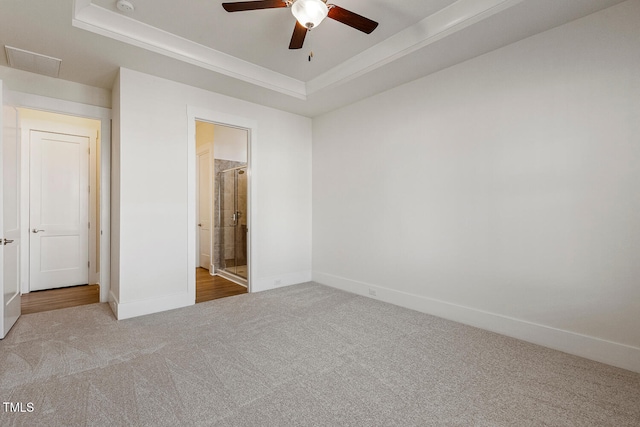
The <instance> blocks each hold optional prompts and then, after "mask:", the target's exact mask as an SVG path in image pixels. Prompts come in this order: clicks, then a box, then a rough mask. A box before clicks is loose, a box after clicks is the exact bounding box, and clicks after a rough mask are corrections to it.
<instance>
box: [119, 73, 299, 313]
mask: <svg viewBox="0 0 640 427" xmlns="http://www.w3.org/2000/svg"><path fill="white" fill-rule="evenodd" d="M116 84H117V86H118V87H117V88H114V93H117V94H119V111H116V108H114V116H115V115H116V113H117V114H118V117H119V118H118V119H115V120H114V134H117V135H118V136H117V137H116V136H114V138H113V145H114V151H113V156H114V161H113V164H114V169H113V174H114V176H117V177H118V178H117V179H118V180H119V182H120V186H119V190H118V189H117V186H116V182H115V180H114V185H113V192H114V196H113V197H114V198H116V199H118V202H117V203H116V202H114V206H116V205H117V204H119V218H118V219H116V215H115V214H114V215H113V221H114V225H113V230H114V232H115V230H116V224H115V223H116V221H118V226H119V233H117V235H114V239H113V243H114V246H116V244H117V249H116V250H115V251H114V252H113V256H114V258H115V257H116V256H117V257H118V262H117V263H116V262H115V260H114V266H116V265H117V266H118V267H119V271H115V270H113V271H112V272H113V275H114V276H115V275H116V274H118V278H117V279H116V278H115V277H114V278H113V279H112V280H113V282H114V286H115V283H116V282H117V288H118V291H119V294H118V295H117V296H116V295H114V298H117V301H115V304H114V305H113V306H114V307H115V309H116V311H117V312H118V315H119V317H120V318H123V317H130V316H132V315H139V314H144V313H145V312H151V311H159V310H163V309H168V308H176V307H178V306H181V305H188V304H192V303H193V301H189V296H188V289H187V288H188V286H189V283H188V281H189V279H188V276H189V274H190V269H191V268H192V267H194V266H191V265H190V263H189V261H188V256H187V254H188V251H189V244H188V240H189V238H190V237H189V236H190V235H189V233H192V232H193V233H195V230H189V227H188V222H189V221H191V220H195V218H193V219H191V218H188V214H189V213H188V212H189V209H190V208H189V206H188V200H187V199H188V197H187V196H188V181H189V180H190V179H191V174H195V170H189V169H188V160H189V155H190V154H189V153H190V152H191V151H193V153H195V141H190V140H189V138H188V128H189V120H188V118H187V110H188V107H189V108H200V109H210V110H215V111H220V112H223V113H225V114H228V115H234V116H238V117H244V118H247V119H248V120H251V121H253V122H255V123H256V125H257V128H258V132H257V134H258V136H257V141H256V144H257V145H256V147H255V152H254V153H255V158H253V159H252V166H251V168H252V170H251V173H252V182H254V183H255V184H256V186H257V190H256V195H257V197H256V200H254V202H255V203H254V208H255V209H256V210H257V212H259V214H258V215H259V216H258V218H257V221H256V223H254V224H253V227H252V228H253V230H252V231H251V232H252V233H253V237H252V244H253V246H254V250H255V253H256V257H255V259H252V262H253V263H254V270H253V271H255V276H254V277H252V278H251V280H252V289H253V290H254V291H259V290H264V289H269V288H272V287H276V286H279V285H287V284H293V283H296V282H300V281H305V280H309V279H310V277H311V172H310V166H311V120H310V119H308V118H305V117H301V116H297V115H294V114H290V113H285V112H282V111H278V110H274V109H271V108H266V107H262V106H259V105H256V104H251V103H248V102H245V101H240V100H237V99H234V98H229V97H226V96H222V95H219V94H215V93H212V92H207V91H204V90H201V89H197V88H193V87H189V86H185V85H183V84H178V83H175V82H171V81H168V80H164V79H160V78H156V77H152V76H149V75H145V74H142V73H139V72H136V71H132V70H128V69H121V70H120V76H119V81H117V82H116ZM115 102H117V100H116V97H115V96H114V103H115ZM118 121H119V123H118ZM116 146H117V147H116ZM252 153H253V151H252ZM116 155H117V157H118V160H116V159H115V157H116ZM194 156H195V154H194ZM194 177H195V175H194ZM193 179H195V178H193ZM116 242H117V243H116ZM117 252H119V253H117ZM278 281H279V282H278Z"/></svg>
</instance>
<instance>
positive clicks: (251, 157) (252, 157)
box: [187, 105, 258, 302]
mask: <svg viewBox="0 0 640 427" xmlns="http://www.w3.org/2000/svg"><path fill="white" fill-rule="evenodd" d="M187 120H188V126H187V128H188V130H187V133H188V141H189V150H188V156H187V166H188V169H187V170H189V171H192V172H191V173H189V176H188V178H187V186H188V194H187V203H188V209H187V213H188V216H187V227H188V238H187V260H188V263H189V272H188V285H187V286H188V290H189V292H190V293H193V300H194V302H195V289H196V267H197V258H196V250H195V249H196V228H197V226H196V207H197V206H196V172H195V170H196V121H200V122H208V123H213V124H216V125H220V126H227V127H232V128H238V129H243V130H246V131H247V145H248V146H247V174H248V176H247V179H248V182H247V187H248V188H247V194H248V197H247V211H248V218H249V224H248V232H247V263H248V265H249V268H248V272H247V273H248V274H247V292H249V293H251V292H252V282H253V278H254V277H256V276H255V269H256V264H257V262H256V261H257V257H256V247H255V244H254V242H255V241H257V240H256V236H257V234H256V224H257V223H258V221H257V218H258V209H257V203H256V201H257V200H258V198H257V185H256V182H257V180H256V178H257V176H258V173H257V171H258V169H257V166H258V165H257V164H256V159H257V156H256V154H257V146H258V124H257V122H256V121H255V120H252V119H248V118H246V117H241V116H235V115H232V114H228V113H224V112H221V111H215V110H210V109H207V108H202V107H195V106H190V105H188V106H187ZM214 145H215V142H214ZM214 175H215V174H214ZM214 180H215V176H214ZM213 185H214V186H215V185H217V183H216V182H215V181H214V183H213ZM212 215H213V212H212ZM212 244H213V241H212Z"/></svg>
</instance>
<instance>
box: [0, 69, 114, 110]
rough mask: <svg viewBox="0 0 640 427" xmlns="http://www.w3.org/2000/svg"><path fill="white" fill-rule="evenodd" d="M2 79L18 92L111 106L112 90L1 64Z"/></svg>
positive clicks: (0, 77) (98, 105) (6, 85)
mask: <svg viewBox="0 0 640 427" xmlns="http://www.w3.org/2000/svg"><path fill="white" fill-rule="evenodd" d="M0 79H2V80H3V81H4V83H5V87H7V88H8V89H11V90H13V91H16V92H21V93H29V94H33V95H40V96H46V97H49V98H55V99H60V100H65V101H72V102H78V103H80V104H87V105H94V106H97V107H103V108H111V91H110V90H107V89H102V88H97V87H93V86H87V85H83V84H80V83H75V82H70V81H68V80H62V79H57V78H54V77H49V76H43V75H40V74H35V73H29V72H27V71H22V70H17V69H15V68H9V67H3V66H0Z"/></svg>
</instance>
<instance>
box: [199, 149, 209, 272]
mask: <svg viewBox="0 0 640 427" xmlns="http://www.w3.org/2000/svg"><path fill="white" fill-rule="evenodd" d="M196 165H197V166H196V167H197V174H198V176H197V183H196V185H197V187H198V190H197V197H198V203H197V204H198V206H197V214H198V218H197V224H198V265H199V266H200V267H202V268H206V269H207V270H210V263H211V156H210V150H209V148H208V147H206V148H201V149H199V150H198V159H197V162H196Z"/></svg>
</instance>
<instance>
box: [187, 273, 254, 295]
mask: <svg viewBox="0 0 640 427" xmlns="http://www.w3.org/2000/svg"><path fill="white" fill-rule="evenodd" d="M246 293H247V288H245V287H244V286H241V285H238V284H237V283H233V282H232V281H231V280H227V279H225V278H224V277H220V276H212V275H210V274H209V272H208V271H207V270H206V269H204V268H197V269H196V303H199V302H205V301H211V300H214V299H218V298H224V297H231V296H234V295H240V294H246Z"/></svg>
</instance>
